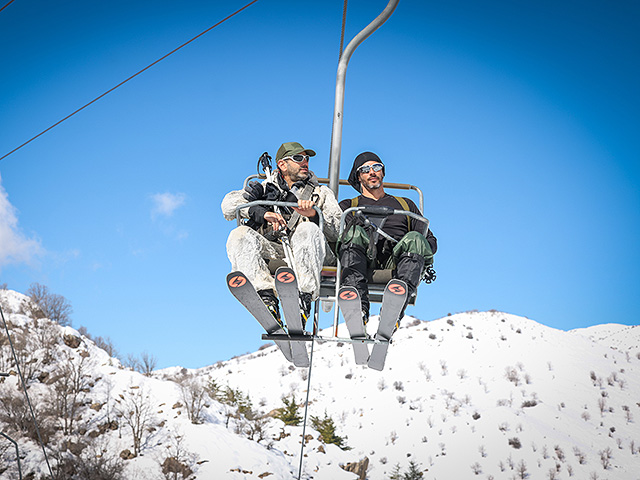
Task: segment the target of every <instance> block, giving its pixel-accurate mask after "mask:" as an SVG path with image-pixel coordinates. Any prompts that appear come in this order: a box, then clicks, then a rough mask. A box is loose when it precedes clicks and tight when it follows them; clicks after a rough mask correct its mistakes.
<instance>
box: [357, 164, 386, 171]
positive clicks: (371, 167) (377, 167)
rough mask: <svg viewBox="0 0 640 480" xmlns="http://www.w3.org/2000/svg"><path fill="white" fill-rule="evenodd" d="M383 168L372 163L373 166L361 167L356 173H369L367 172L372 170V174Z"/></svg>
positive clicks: (381, 165)
mask: <svg viewBox="0 0 640 480" xmlns="http://www.w3.org/2000/svg"><path fill="white" fill-rule="evenodd" d="M383 168H384V165H383V164H381V163H374V164H373V165H362V166H361V167H360V168H359V169H358V171H359V172H360V173H369V170H371V169H373V171H374V172H379V171H380V170H382V169H383Z"/></svg>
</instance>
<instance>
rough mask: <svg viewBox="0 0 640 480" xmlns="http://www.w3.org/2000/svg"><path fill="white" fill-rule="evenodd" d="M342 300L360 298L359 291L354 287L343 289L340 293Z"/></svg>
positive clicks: (339, 296)
mask: <svg viewBox="0 0 640 480" xmlns="http://www.w3.org/2000/svg"><path fill="white" fill-rule="evenodd" d="M338 298H340V300H355V299H356V298H358V291H357V290H356V289H355V288H353V287H342V288H341V289H340V293H338Z"/></svg>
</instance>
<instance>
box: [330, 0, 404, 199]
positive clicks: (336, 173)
mask: <svg viewBox="0 0 640 480" xmlns="http://www.w3.org/2000/svg"><path fill="white" fill-rule="evenodd" d="M398 2H399V0H390V1H389V3H388V4H387V6H386V7H385V9H384V10H383V11H382V13H381V14H380V15H378V16H377V17H376V18H375V20H373V22H371V23H370V24H369V25H367V26H366V27H365V28H364V29H363V30H362V31H361V32H360V33H358V34H357V35H356V36H355V37H353V40H351V41H350V42H349V44H348V45H347V46H346V47H345V49H344V51H343V52H342V54H341V55H340V61H339V62H338V74H337V76H336V97H335V104H334V107H333V129H332V131H331V156H330V159H329V188H331V190H333V193H334V194H335V196H336V198H338V187H339V179H340V152H341V150H342V119H343V110H344V91H345V83H346V79H347V65H348V64H349V60H350V59H351V55H353V52H354V51H355V49H356V48H358V46H359V45H360V44H361V43H362V42H364V41H365V40H366V39H367V38H368V37H369V35H371V34H372V33H373V32H375V31H376V30H377V29H378V28H379V27H380V26H381V25H382V24H383V23H384V22H386V21H387V19H388V18H389V17H390V16H391V14H392V13H393V11H394V10H395V9H396V7H397V6H398Z"/></svg>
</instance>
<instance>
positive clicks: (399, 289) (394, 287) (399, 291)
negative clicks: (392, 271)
mask: <svg viewBox="0 0 640 480" xmlns="http://www.w3.org/2000/svg"><path fill="white" fill-rule="evenodd" d="M389 291H390V292H391V293H394V294H396V295H404V292H405V291H406V289H405V288H404V287H403V286H402V285H400V284H399V283H392V284H391V285H389Z"/></svg>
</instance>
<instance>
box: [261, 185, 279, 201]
mask: <svg viewBox="0 0 640 480" xmlns="http://www.w3.org/2000/svg"><path fill="white" fill-rule="evenodd" d="M260 186H262V185H260ZM280 195H281V192H280V189H279V188H278V187H276V186H275V185H274V184H273V183H271V182H269V183H267V185H266V188H265V190H264V196H265V200H274V201H278V200H280Z"/></svg>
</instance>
